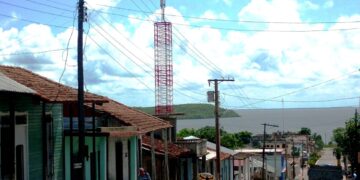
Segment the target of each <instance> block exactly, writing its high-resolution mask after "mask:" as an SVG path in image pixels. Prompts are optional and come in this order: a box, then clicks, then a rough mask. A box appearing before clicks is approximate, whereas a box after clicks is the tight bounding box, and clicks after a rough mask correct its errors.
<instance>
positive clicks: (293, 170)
mask: <svg viewBox="0 0 360 180" xmlns="http://www.w3.org/2000/svg"><path fill="white" fill-rule="evenodd" d="M291 149H292V150H291V155H292V160H293V163H292V178H293V179H295V176H296V175H295V153H294V150H295V142H294V137H293V138H292V148H291Z"/></svg>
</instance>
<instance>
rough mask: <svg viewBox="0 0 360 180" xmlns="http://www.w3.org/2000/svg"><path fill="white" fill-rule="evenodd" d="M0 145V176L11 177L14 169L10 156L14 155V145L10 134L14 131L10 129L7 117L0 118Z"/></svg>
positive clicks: (8, 117)
mask: <svg viewBox="0 0 360 180" xmlns="http://www.w3.org/2000/svg"><path fill="white" fill-rule="evenodd" d="M0 124H1V128H0V136H1V137H0V141H1V142H0V143H1V165H2V166H1V176H2V177H8V176H12V174H13V172H14V168H13V166H12V164H14V159H13V156H12V155H15V154H14V151H15V149H14V147H13V146H14V145H15V142H14V140H15V139H13V138H12V137H11V134H14V129H13V128H11V121H10V116H9V115H2V116H0Z"/></svg>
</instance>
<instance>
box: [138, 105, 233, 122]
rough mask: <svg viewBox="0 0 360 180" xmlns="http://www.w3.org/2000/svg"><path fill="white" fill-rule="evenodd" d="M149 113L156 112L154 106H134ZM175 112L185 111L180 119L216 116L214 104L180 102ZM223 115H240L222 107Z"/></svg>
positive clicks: (221, 112) (221, 113)
mask: <svg viewBox="0 0 360 180" xmlns="http://www.w3.org/2000/svg"><path fill="white" fill-rule="evenodd" d="M134 108H135V109H138V110H140V111H143V112H146V113H148V114H154V107H134ZM174 112H175V113H184V114H185V115H183V116H178V119H205V118H213V117H214V105H211V104H180V105H174ZM220 115H221V117H239V114H237V113H236V112H235V111H233V110H230V109H224V108H220Z"/></svg>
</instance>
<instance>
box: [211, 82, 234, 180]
mask: <svg viewBox="0 0 360 180" xmlns="http://www.w3.org/2000/svg"><path fill="white" fill-rule="evenodd" d="M224 81H234V79H209V80H208V82H209V86H210V83H211V82H214V85H215V110H214V113H215V129H216V137H215V139H216V175H215V178H216V179H217V180H220V177H221V176H220V169H221V167H220V125H219V117H220V116H219V89H218V85H219V82H224Z"/></svg>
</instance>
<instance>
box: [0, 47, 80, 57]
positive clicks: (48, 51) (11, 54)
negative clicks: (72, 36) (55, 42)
mask: <svg viewBox="0 0 360 180" xmlns="http://www.w3.org/2000/svg"><path fill="white" fill-rule="evenodd" d="M67 49H75V48H61V49H49V50H43V51H35V52H16V53H8V54H0V56H21V55H31V54H45V53H50V52H57V51H65V50H67Z"/></svg>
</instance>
